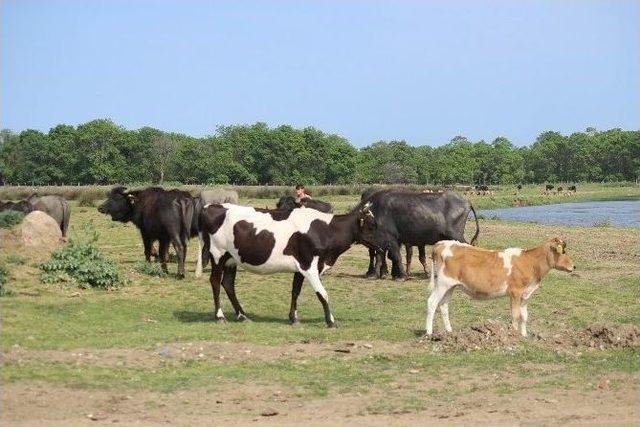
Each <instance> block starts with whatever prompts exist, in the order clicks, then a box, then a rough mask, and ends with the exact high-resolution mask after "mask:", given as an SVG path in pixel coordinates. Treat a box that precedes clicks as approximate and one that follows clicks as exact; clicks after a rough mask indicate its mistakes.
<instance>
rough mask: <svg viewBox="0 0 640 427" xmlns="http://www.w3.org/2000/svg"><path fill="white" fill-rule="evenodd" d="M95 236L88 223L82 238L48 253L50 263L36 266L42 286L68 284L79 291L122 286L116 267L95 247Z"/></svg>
mask: <svg viewBox="0 0 640 427" xmlns="http://www.w3.org/2000/svg"><path fill="white" fill-rule="evenodd" d="M98 237H99V234H98V232H97V231H96V230H94V229H93V227H92V226H91V224H90V223H88V224H87V226H85V228H84V230H83V233H82V235H80V236H78V235H77V236H75V237H73V238H71V239H70V240H69V243H68V244H67V245H64V246H62V247H61V248H59V249H57V250H55V251H54V252H53V253H51V259H50V260H49V261H47V262H46V263H44V264H41V265H40V269H41V270H42V275H41V277H40V280H41V281H42V282H43V283H59V282H70V283H73V284H76V285H78V286H80V287H96V288H111V287H115V286H119V285H121V284H123V283H124V282H125V280H124V278H123V276H122V274H121V273H120V270H119V268H118V266H117V265H116V263H115V262H114V261H112V260H110V259H108V258H106V257H105V256H104V255H103V254H102V253H101V252H100V251H99V250H98V248H97V247H96V242H97V241H98Z"/></svg>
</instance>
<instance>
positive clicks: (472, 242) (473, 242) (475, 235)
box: [469, 204, 480, 246]
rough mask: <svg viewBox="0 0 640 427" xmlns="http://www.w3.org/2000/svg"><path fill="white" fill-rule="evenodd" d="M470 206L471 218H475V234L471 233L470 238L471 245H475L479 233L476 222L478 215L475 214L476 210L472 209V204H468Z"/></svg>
mask: <svg viewBox="0 0 640 427" xmlns="http://www.w3.org/2000/svg"><path fill="white" fill-rule="evenodd" d="M469 207H470V208H471V212H473V218H474V219H475V220H476V234H474V235H473V238H472V239H471V245H472V246H475V245H476V244H477V243H478V234H480V224H479V223H478V215H476V210H475V209H473V205H472V204H469Z"/></svg>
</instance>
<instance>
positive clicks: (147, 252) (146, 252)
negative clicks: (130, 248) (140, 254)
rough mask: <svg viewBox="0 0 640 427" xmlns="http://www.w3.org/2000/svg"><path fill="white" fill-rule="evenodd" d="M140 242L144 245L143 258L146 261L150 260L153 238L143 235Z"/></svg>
mask: <svg viewBox="0 0 640 427" xmlns="http://www.w3.org/2000/svg"><path fill="white" fill-rule="evenodd" d="M142 244H143V245H144V259H146V260H147V262H151V250H152V249H153V240H151V239H149V238H146V237H143V238H142Z"/></svg>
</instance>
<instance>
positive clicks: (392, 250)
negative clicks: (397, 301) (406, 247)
mask: <svg viewBox="0 0 640 427" xmlns="http://www.w3.org/2000/svg"><path fill="white" fill-rule="evenodd" d="M389 258H390V259H391V262H392V264H391V276H392V277H393V280H405V279H406V278H407V275H406V273H405V272H404V267H403V265H402V257H401V255H400V245H399V244H398V243H396V242H393V243H392V244H391V245H389Z"/></svg>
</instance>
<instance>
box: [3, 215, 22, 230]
mask: <svg viewBox="0 0 640 427" xmlns="http://www.w3.org/2000/svg"><path fill="white" fill-rule="evenodd" d="M23 218H24V213H22V212H18V211H2V212H0V228H11V227H13V226H14V225H16V224H20V223H21V222H22V219H23Z"/></svg>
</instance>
